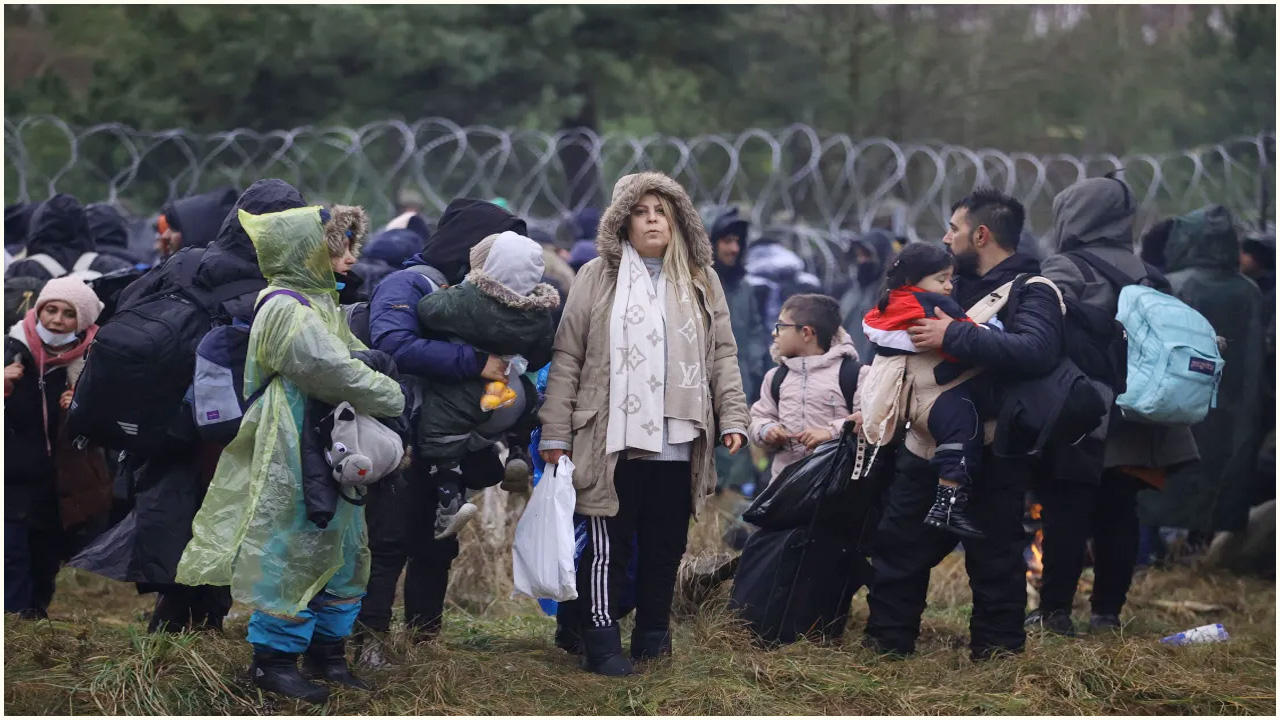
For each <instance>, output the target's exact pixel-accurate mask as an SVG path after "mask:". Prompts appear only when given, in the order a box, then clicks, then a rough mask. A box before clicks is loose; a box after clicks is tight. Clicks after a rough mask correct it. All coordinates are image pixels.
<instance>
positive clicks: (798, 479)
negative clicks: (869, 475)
mask: <svg viewBox="0 0 1280 720" xmlns="http://www.w3.org/2000/svg"><path fill="white" fill-rule="evenodd" d="M863 445H864V447H865V445H866V443H865V441H863ZM857 459H858V436H857V435H856V434H854V432H853V427H852V426H851V425H849V424H846V425H845V426H844V431H843V432H841V433H840V437H838V438H836V439H835V440H831V441H829V442H825V443H823V444H821V445H819V446H818V447H817V448H815V449H814V451H813V452H812V453H811V454H809V455H807V456H806V457H803V458H801V459H799V460H797V461H795V462H793V463H791V464H790V465H788V466H787V467H786V468H785V469H784V470H783V471H782V474H780V475H778V479H776V480H774V481H773V482H771V483H769V486H768V487H766V488H765V489H764V491H763V492H761V493H760V494H759V495H758V496H756V499H755V502H753V503H751V507H749V508H747V510H746V512H744V513H742V519H743V520H746V521H747V522H749V523H751V524H752V525H756V526H758V527H761V528H765V529H768V530H782V529H785V528H796V527H804V526H807V525H808V524H809V521H810V520H812V519H813V516H814V513H816V512H817V511H818V508H819V507H820V506H822V505H824V504H826V505H831V504H832V502H833V501H839V500H840V499H842V498H843V497H847V496H848V495H849V494H850V493H849V491H850V488H851V484H852V483H853V481H854V479H853V470H854V464H855V462H856V461H857Z"/></svg>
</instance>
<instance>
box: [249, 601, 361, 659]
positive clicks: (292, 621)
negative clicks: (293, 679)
mask: <svg viewBox="0 0 1280 720" xmlns="http://www.w3.org/2000/svg"><path fill="white" fill-rule="evenodd" d="M362 597H363V596H361V597H354V598H340V597H338V596H336V595H330V594H329V593H328V592H321V593H320V594H319V595H317V596H315V597H314V598H312V599H311V602H310V603H308V604H307V609H306V610H303V611H302V613H300V614H299V615H298V616H297V617H294V618H286V617H280V616H278V615H268V614H267V613H264V612H261V611H258V610H255V611H253V615H252V616H251V617H250V618H249V638H248V639H249V644H250V645H253V651H254V652H286V653H301V652H305V651H306V649H307V648H308V647H310V646H311V642H312V640H316V641H319V642H321V643H332V642H337V641H339V640H342V639H343V638H346V637H347V636H348V635H350V634H351V628H352V627H353V626H354V625H355V622H356V616H357V615H359V614H360V601H361V598H362Z"/></svg>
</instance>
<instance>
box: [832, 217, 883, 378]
mask: <svg viewBox="0 0 1280 720" xmlns="http://www.w3.org/2000/svg"><path fill="white" fill-rule="evenodd" d="M893 243H894V239H893V235H892V234H890V233H889V231H888V230H881V229H878V228H877V229H874V230H872V231H871V232H868V233H867V234H865V235H863V236H861V237H859V238H857V239H856V240H854V241H853V244H852V246H851V247H850V248H849V257H851V258H852V257H855V254H854V253H855V250H857V249H861V250H863V251H864V252H866V253H867V255H868V256H869V259H868V260H867V261H866V262H865V263H861V264H858V263H855V264H854V265H852V266H850V268H849V272H850V274H851V275H852V276H853V277H852V278H850V279H851V280H852V283H851V284H850V286H849V289H848V290H846V291H845V293H844V295H842V296H841V297H840V314H841V317H843V318H844V327H845V329H846V330H848V331H849V335H850V336H851V337H852V338H853V346H854V347H855V348H857V350H858V356H859V357H861V358H862V360H863V362H864V363H868V364H869V363H870V362H871V360H872V359H873V358H874V357H875V347H874V346H873V345H872V343H871V341H870V340H868V339H867V336H866V333H864V332H862V318H864V317H866V315H867V313H868V312H870V310H871V308H873V307H875V305H876V303H877V302H878V301H879V299H880V286H881V285H883V284H884V272H885V268H886V267H887V266H888V265H889V261H890V260H892V259H893V255H894V250H893Z"/></svg>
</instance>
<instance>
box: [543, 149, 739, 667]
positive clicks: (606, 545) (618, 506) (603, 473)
mask: <svg viewBox="0 0 1280 720" xmlns="http://www.w3.org/2000/svg"><path fill="white" fill-rule="evenodd" d="M596 247H597V249H598V250H599V252H600V257H598V258H596V259H595V260H592V261H591V262H589V263H587V264H586V265H585V266H583V268H582V270H581V272H580V273H579V274H578V276H577V278H576V279H575V280H574V284H573V292H572V293H570V295H569V300H568V302H567V303H566V305H565V310H564V315H563V318H562V319H561V322H560V328H559V330H558V332H557V333H556V343H555V355H554V357H553V362H552V364H551V372H550V375H549V377H548V380H547V390H546V401H545V404H544V406H543V409H542V412H541V415H540V418H541V420H542V440H541V445H540V447H541V451H542V455H543V458H544V459H545V460H546V461H547V462H548V463H549V464H552V465H555V464H556V463H557V462H558V461H559V460H560V458H561V457H562V456H568V455H570V454H572V459H573V463H574V465H575V466H576V469H575V470H574V474H573V484H574V487H576V488H577V491H578V502H577V507H576V512H578V513H579V514H582V515H586V516H588V518H589V521H590V522H589V523H588V526H587V531H588V542H587V544H586V549H585V550H584V551H583V555H582V558H581V561H580V565H579V571H578V593H579V595H578V601H579V602H580V603H582V606H583V610H582V613H583V616H584V623H585V627H584V628H583V629H582V639H583V647H584V650H585V652H586V657H587V661H586V669H588V670H590V671H592V672H596V673H600V674H604V675H625V674H629V673H630V672H631V671H632V667H631V662H630V661H628V660H627V659H626V658H625V657H623V656H622V654H621V637H620V635H619V631H618V625H617V620H618V613H619V610H620V608H619V605H618V601H619V600H620V598H621V596H622V583H623V581H624V578H625V577H626V568H627V563H628V562H629V560H630V557H629V556H630V554H631V538H632V535H633V534H635V533H637V532H638V533H639V539H640V542H639V548H640V551H639V552H640V556H639V558H638V563H639V577H640V585H639V586H638V587H637V588H636V596H637V597H636V629H635V632H634V634H633V635H632V637H631V656H632V657H633V658H635V659H647V658H651V657H656V656H658V655H663V654H666V653H669V652H670V649H671V636H670V632H669V618H670V612H671V599H672V593H673V592H674V586H675V579H676V569H677V568H678V567H679V564H680V558H681V556H682V555H683V554H684V550H685V543H686V540H687V537H688V528H689V519H690V516H691V515H694V514H696V513H697V512H698V511H699V510H700V509H701V506H702V503H703V501H704V500H705V498H706V496H707V495H709V494H711V493H712V492H714V490H715V486H716V473H715V454H714V449H715V446H716V444H717V443H719V442H723V443H724V445H725V446H726V447H728V448H730V450H732V451H735V452H736V451H737V450H740V449H741V448H742V447H743V446H744V445H745V443H746V428H747V425H748V422H749V418H748V416H747V403H746V397H745V395H744V394H743V392H742V379H741V377H740V376H739V373H738V349H737V344H736V343H735V342H734V339H733V328H732V326H731V325H730V321H729V310H728V307H727V305H726V302H725V294H724V289H723V288H722V287H721V284H720V278H719V276H718V275H717V274H716V273H715V272H714V271H713V270H712V269H711V263H712V252H711V243H710V241H709V240H708V238H707V231H706V229H705V228H704V227H703V225H702V220H701V218H700V217H699V215H698V213H697V211H696V210H695V209H694V206H693V203H692V201H690V199H689V196H688V194H687V193H686V192H685V190H684V188H682V187H681V186H680V184H679V183H677V182H675V181H674V180H672V179H671V178H669V177H667V176H666V175H663V174H662V173H657V172H646V173H639V174H636V175H628V176H626V177H624V178H622V179H621V180H619V181H618V182H617V184H616V185H615V186H614V188H613V201H612V202H611V203H610V205H609V207H608V209H607V210H605V212H604V214H603V215H602V216H601V219H600V228H599V233H598V234H597V237H596Z"/></svg>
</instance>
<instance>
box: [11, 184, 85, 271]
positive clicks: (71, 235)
mask: <svg viewBox="0 0 1280 720" xmlns="http://www.w3.org/2000/svg"><path fill="white" fill-rule="evenodd" d="M27 238H28V239H27V257H31V256H32V255H37V254H40V253H44V254H45V255H48V256H49V257H51V258H53V259H54V260H57V261H58V263H59V264H60V265H62V266H63V267H64V268H69V267H71V266H72V265H75V262H76V259H77V258H79V257H80V256H81V255H83V254H85V253H87V252H91V251H92V250H93V237H92V236H90V234H89V223H88V221H87V220H86V219H85V213H84V206H83V205H81V204H80V201H79V200H77V199H75V198H74V197H72V196H70V195H63V194H59V195H54V196H53V197H51V198H49V199H48V200H45V201H44V202H42V203H40V207H38V208H36V211H35V213H33V214H32V215H31V225H30V228H29V232H28V235H27Z"/></svg>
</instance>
